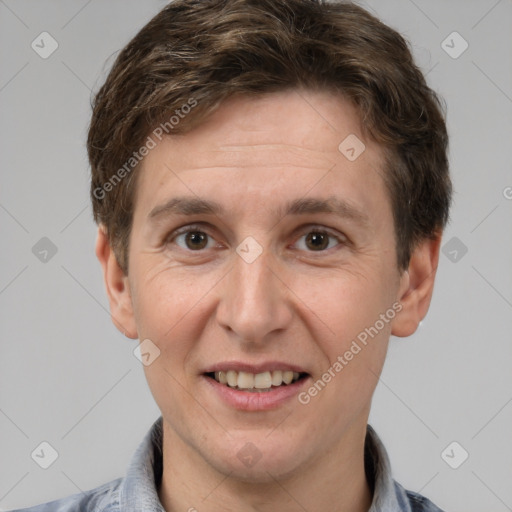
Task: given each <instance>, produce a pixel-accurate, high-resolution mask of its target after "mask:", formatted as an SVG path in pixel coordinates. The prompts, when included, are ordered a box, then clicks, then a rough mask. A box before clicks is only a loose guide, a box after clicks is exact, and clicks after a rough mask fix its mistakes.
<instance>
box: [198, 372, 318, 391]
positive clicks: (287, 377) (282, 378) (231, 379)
mask: <svg viewBox="0 0 512 512" xmlns="http://www.w3.org/2000/svg"><path fill="white" fill-rule="evenodd" d="M204 375H205V376H206V377H208V378H210V379H213V380H215V381H216V382H218V383H219V384H222V385H224V386H226V387H228V388H231V389H234V390H238V391H249V392H252V393H268V392H271V391H274V390H276V389H279V388H283V387H286V386H289V385H291V384H295V383H296V382H298V381H300V380H304V379H306V378H307V377H308V376H309V374H308V373H305V372H296V371H293V370H272V371H270V370H267V371H263V372H259V373H251V372H245V371H235V370H224V371H215V372H207V373H205V374H204Z"/></svg>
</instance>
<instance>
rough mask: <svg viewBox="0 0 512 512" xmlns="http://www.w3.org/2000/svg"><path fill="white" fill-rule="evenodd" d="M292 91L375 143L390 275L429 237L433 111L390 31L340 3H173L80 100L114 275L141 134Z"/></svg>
mask: <svg viewBox="0 0 512 512" xmlns="http://www.w3.org/2000/svg"><path fill="white" fill-rule="evenodd" d="M292 88H296V89H298V88H305V89H313V90H332V91H337V92H339V93H340V98H341V97H343V98H345V99H346V100H348V101H350V102H351V103H353V104H354V105H355V106H356V107H357V109H358V112H359V114H360V118H361V123H362V126H363V131H364V135H365V136H367V137H370V138H371V139H372V140H374V141H376V142H377V143H379V144H380V145H381V147H382V149H383V155H384V156H385V168H384V169H383V172H382V174H383V177H384V181H385V184H386V187H387V190H388V193H389V196H390V200H391V207H392V211H393V219H394V227H395V233H396V254H397V263H398V267H399V268H400V269H401V270H404V269H406V268H407V266H408V264H409V260H410V256H411V254H412V251H413V250H414V248H415V246H416V245H417V244H418V243H419V242H420V241H421V240H424V239H427V238H431V239H432V238H436V237H437V236H439V235H440V232H441V231H442V229H443V228H444V226H445V225H446V223H447V221H448V215H449V207H450V202H451V194H452V186H451V181H450V177H449V174H448V158H447V149H448V135H447V131H446V125H445V120H444V107H443V103H442V100H441V99H440V97H439V96H438V95H437V94H436V93H435V92H434V91H433V90H432V89H431V88H429V87H428V86H427V84H426V80H425V77H424V76H423V74H422V73H421V71H420V69H419V68H418V67H417V66H416V65H415V63H414V60H413V57H412V55H411V51H410V50H409V47H408V43H407V42H406V40H405V39H404V38H403V37H402V36H401V35H400V34H399V33H397V32H396V31H395V30H393V29H392V28H390V27H388V26H387V25H385V24H384V23H382V22H381V21H379V20H378V19H377V18H376V17H374V16H373V15H371V14H370V13H369V12H367V11H366V10H364V9H363V8H361V7H359V6H357V5H355V4H354V3H352V2H336V3H334V2H328V1H322V0H280V1H278V2H277V1H275V0H175V1H173V2H171V3H169V4H168V5H167V6H166V7H165V8H164V9H163V10H162V11H160V12H159V13H158V14H157V15H156V16H155V17H154V18H153V19H152V20H151V21H150V22H149V23H147V24H146V25H145V26H144V27H143V28H142V29H141V30H140V31H139V32H138V34H136V35H135V37H134V38H133V39H132V40H131V41H130V42H129V43H128V44H127V45H126V47H125V48H124V49H123V50H122V51H121V52H120V53H119V55H118V56H117V58H116V60H115V62H114V64H113V66H112V69H111V71H110V73H109V74H108V77H107V79H106V81H105V83H104V84H103V86H102V87H101V88H100V89H99V91H98V92H97V94H96V96H95V97H94V99H93V101H92V109H93V112H92V118H91V123H90V126H89V133H88V140H87V150H88V155H89V161H90V165H91V173H92V179H91V200H92V206H93V215H94V220H95V221H96V222H97V223H98V224H100V223H101V224H103V225H104V226H105V228H106V231H107V235H108V240H109V243H110V245H111V247H112V248H113V250H114V253H115V255H116V258H117V261H118V263H119V265H120V267H121V268H122V269H123V271H124V272H125V274H127V273H128V246H129V239H130V231H131V225H132V218H133V209H134V204H135V192H136V175H137V170H138V168H139V167H140V161H141V160H142V158H143V156H144V155H145V154H147V152H148V148H149V147H150V146H149V144H150V139H151V141H153V142H154V140H153V137H151V136H150V134H151V133H155V134H160V135H161V134H163V136H167V134H168V135H171V136H172V134H178V133H181V134H183V133H186V132H187V131H189V130H191V129H193V128H194V127H195V126H197V125H199V124H200V123H201V122H202V121H204V120H205V119H206V118H207V116H208V115H210V114H212V113H213V112H214V111H215V110H216V109H217V107H218V106H219V105H220V104H221V103H222V102H223V101H224V100H225V99H227V98H229V97H231V96H233V95H235V94H244V95H249V96H253V95H261V94H266V93H272V92H277V91H283V90H287V89H292ZM158 130H160V131H158ZM164 132H165V133H164Z"/></svg>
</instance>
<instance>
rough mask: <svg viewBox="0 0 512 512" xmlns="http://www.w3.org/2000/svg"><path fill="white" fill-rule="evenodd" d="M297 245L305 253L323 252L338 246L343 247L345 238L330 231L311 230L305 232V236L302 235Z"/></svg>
mask: <svg viewBox="0 0 512 512" xmlns="http://www.w3.org/2000/svg"><path fill="white" fill-rule="evenodd" d="M296 243H297V244H298V245H299V249H301V250H303V251H306V252H322V251H325V250H326V249H331V248H332V247H335V246H336V245H343V238H341V237H339V236H336V235H334V234H332V233H330V232H328V231H324V230H320V229H310V230H309V231H306V232H304V235H302V236H301V237H300V238H299V240H298V241H297V242H296Z"/></svg>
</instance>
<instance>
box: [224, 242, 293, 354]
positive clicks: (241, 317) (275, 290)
mask: <svg viewBox="0 0 512 512" xmlns="http://www.w3.org/2000/svg"><path fill="white" fill-rule="evenodd" d="M281 274H282V272H281ZM222 282H223V284H222V286H221V289H220V293H221V297H220V300H219V304H218V307H217V321H218V322H219V324H220V325H221V326H222V327H223V328H224V329H226V330H227V331H229V332H230V333H232V334H233V335H236V339H237V341H239V342H240V343H242V344H245V345H250V346H253V347H254V346H256V345H262V344H265V343H266V342H268V341H269V340H271V339H272V338H274V337H275V335H276V334H277V333H279V332H282V331H284V330H286V328H287V327H289V325H290V324H291V321H292V308H291V304H290V298H291V297H292V296H293V294H292V292H291V291H290V289H289V288H288V287H287V286H286V284H285V279H284V275H280V272H279V265H277V264H276V262H275V260H274V259H273V258H272V255H271V254H269V253H267V252H266V251H263V253H262V254H260V255H259V256H258V258H257V259H256V260H254V261H252V262H251V263H248V262H247V261H245V260H244V259H243V258H242V257H240V256H238V254H236V255H235V261H234V267H233V268H232V270H231V271H230V272H229V273H228V275H227V276H226V277H225V279H223V280H222Z"/></svg>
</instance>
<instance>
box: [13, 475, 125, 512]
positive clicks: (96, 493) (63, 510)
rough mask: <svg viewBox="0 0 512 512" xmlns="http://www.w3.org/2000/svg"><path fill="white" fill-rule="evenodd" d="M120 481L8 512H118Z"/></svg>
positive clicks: (113, 481) (120, 479) (119, 479)
mask: <svg viewBox="0 0 512 512" xmlns="http://www.w3.org/2000/svg"><path fill="white" fill-rule="evenodd" d="M122 481H123V479H122V478H118V479H117V480H112V481H111V482H108V483H106V484H103V485H100V486H99V487H96V488H95V489H91V490H89V491H85V492H80V493H77V494H73V495H71V496H67V497H65V498H60V499H58V500H54V501H50V502H48V503H42V504H41V505H35V506H33V507H29V508H24V509H16V510H12V511H10V512H76V511H77V510H79V511H80V512H118V511H119V487H120V485H121V482H122Z"/></svg>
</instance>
